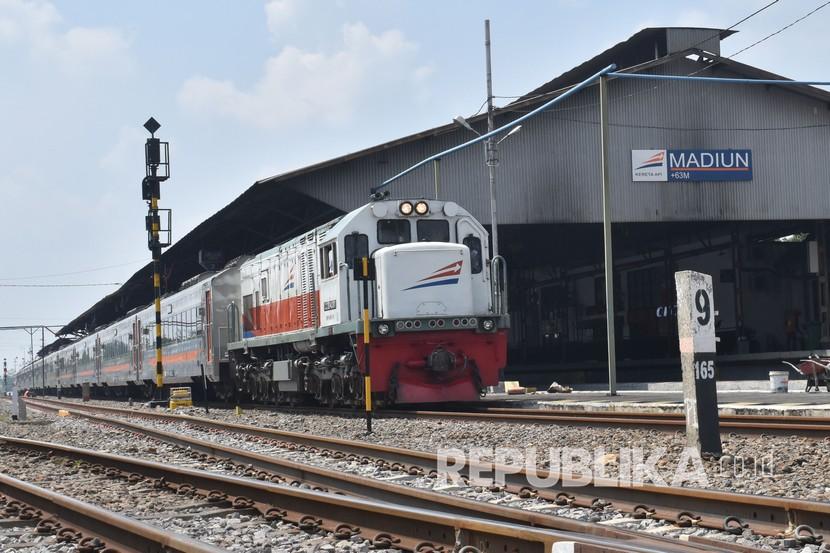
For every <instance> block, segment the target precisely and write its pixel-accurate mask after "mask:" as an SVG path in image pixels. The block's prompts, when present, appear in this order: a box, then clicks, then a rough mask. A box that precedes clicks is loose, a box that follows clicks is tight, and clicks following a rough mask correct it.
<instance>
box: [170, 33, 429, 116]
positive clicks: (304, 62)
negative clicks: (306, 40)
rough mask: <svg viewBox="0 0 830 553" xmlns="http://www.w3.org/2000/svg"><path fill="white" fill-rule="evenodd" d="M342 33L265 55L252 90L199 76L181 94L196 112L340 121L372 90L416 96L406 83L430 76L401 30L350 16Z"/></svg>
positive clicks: (373, 92)
mask: <svg viewBox="0 0 830 553" xmlns="http://www.w3.org/2000/svg"><path fill="white" fill-rule="evenodd" d="M342 39H343V43H342V48H341V49H340V50H338V51H336V52H334V53H331V54H326V53H322V52H310V51H306V50H303V49H300V48H298V47H296V46H286V47H284V48H283V49H282V50H281V51H280V52H279V53H278V54H277V55H276V56H273V57H271V58H269V59H268V60H267V61H266V62H265V67H264V69H263V75H262V77H261V78H260V79H259V81H258V82H257V83H256V84H255V85H254V86H253V87H252V88H251V89H250V90H241V89H240V88H239V87H237V85H236V84H235V83H233V82H232V81H228V80H217V79H212V78H209V77H203V76H197V77H193V78H191V79H188V80H187V81H186V82H185V83H184V85H183V86H182V88H181V90H180V91H179V102H180V104H181V105H182V106H183V107H185V108H186V109H189V110H191V111H193V112H196V113H200V114H217V115H221V116H226V117H232V118H235V119H237V120H240V121H242V122H244V123H247V124H251V125H254V126H258V127H262V128H276V127H281V126H282V127H284V126H286V125H296V124H298V123H301V122H305V121H309V120H322V121H324V122H328V123H337V122H342V121H345V120H348V119H349V117H350V116H351V115H352V113H354V111H355V108H356V106H357V105H358V104H359V103H361V102H366V101H368V98H369V97H371V96H376V95H377V94H382V93H387V94H398V95H401V94H403V95H408V96H412V91H410V90H408V89H409V88H411V87H413V86H423V85H424V81H426V80H427V79H428V77H429V73H430V72H431V69H430V67H429V66H427V65H423V64H419V63H418V60H417V58H416V54H417V50H418V48H417V46H416V45H415V44H413V43H412V42H409V41H408V40H407V39H406V37H404V35H403V33H401V32H400V31H398V30H389V31H385V32H383V33H380V34H372V33H371V32H370V31H369V29H368V28H367V27H366V25H364V24H363V23H354V24H347V25H344V26H343V29H342ZM402 85H406V86H405V87H404V88H406V90H404V91H401V87H402Z"/></svg>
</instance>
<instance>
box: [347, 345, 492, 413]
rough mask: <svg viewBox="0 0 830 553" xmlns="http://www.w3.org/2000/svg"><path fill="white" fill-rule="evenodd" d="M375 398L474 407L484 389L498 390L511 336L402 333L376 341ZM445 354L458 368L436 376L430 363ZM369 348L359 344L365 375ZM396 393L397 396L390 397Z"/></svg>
mask: <svg viewBox="0 0 830 553" xmlns="http://www.w3.org/2000/svg"><path fill="white" fill-rule="evenodd" d="M370 347H371V350H370V351H371V354H370V369H371V375H372V392H373V393H378V394H382V395H384V396H385V397H387V398H394V401H395V403H435V402H453V401H473V400H475V399H478V397H479V387H482V388H483V387H485V386H495V385H496V384H498V382H499V373H500V371H501V370H502V369H503V368H504V367H505V365H506V364H507V330H506V329H500V330H498V331H496V332H493V333H480V332H475V331H474V330H440V331H424V332H402V333H399V334H396V335H394V336H386V337H376V336H373V337H372V340H371V344H370ZM437 348H443V349H444V350H446V351H447V352H449V353H450V354H452V356H454V358H455V364H454V368H452V369H450V370H443V371H435V370H432V368H431V367H429V361H428V360H429V357H430V355H431V354H432V353H433V352H434V351H435V350H436V349H437ZM364 351H365V346H364V344H363V343H362V341H359V342H358V358H359V359H360V367H361V370H364V369H365V364H364V360H365V355H364ZM390 392H391V393H390Z"/></svg>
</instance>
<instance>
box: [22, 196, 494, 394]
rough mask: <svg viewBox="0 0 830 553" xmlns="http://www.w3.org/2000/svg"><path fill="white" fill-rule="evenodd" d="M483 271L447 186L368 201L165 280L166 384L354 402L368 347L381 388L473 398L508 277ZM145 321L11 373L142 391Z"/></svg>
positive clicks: (490, 366)
mask: <svg viewBox="0 0 830 553" xmlns="http://www.w3.org/2000/svg"><path fill="white" fill-rule="evenodd" d="M364 258H365V259H367V260H371V263H372V268H373V271H372V273H373V275H372V280H371V281H370V282H369V286H368V287H367V289H368V294H366V297H364V286H363V284H364V283H363V282H361V281H360V280H359V278H360V277H359V274H360V270H361V267H360V265H361V264H362V260H363V259H364ZM494 274H501V275H503V274H504V272H503V260H501V259H496V260H491V259H490V255H489V248H488V235H487V232H486V230H485V229H484V227H483V226H482V225H481V224H480V223H479V222H478V221H477V220H476V219H475V218H474V217H473V216H472V215H471V214H470V213H469V212H467V211H466V210H464V209H463V208H462V207H460V206H459V205H458V204H456V203H455V202H451V201H439V200H389V199H383V200H378V201H373V202H371V203H368V204H366V205H364V206H362V207H360V208H358V209H356V210H354V211H352V212H350V213H347V214H345V215H343V216H341V217H339V218H337V219H335V220H333V221H330V222H328V223H326V224H324V225H321V226H319V227H317V228H315V229H313V230H310V231H309V232H307V233H304V234H302V235H300V236H297V237H295V238H293V239H292V240H289V241H287V242H285V243H282V244H279V245H276V246H274V247H273V248H271V249H269V250H267V251H264V252H262V253H260V254H258V255H256V256H253V257H248V258H240V259H237V260H235V261H233V262H231V263H229V264H228V265H227V266H226V267H225V268H224V269H222V270H220V271H215V272H207V273H203V274H201V275H198V276H196V277H194V278H192V279H190V280H189V281H187V282H184V283H183V284H182V286H181V288H180V289H179V290H178V291H176V292H173V293H169V294H167V295H166V296H164V297H163V298H162V347H163V359H164V376H165V384H170V385H182V384H190V385H192V386H193V387H194V389H195V390H197V391H198V390H201V389H206V390H208V392H209V393H210V395H211V396H213V397H217V398H224V399H230V398H235V399H237V400H239V399H241V398H244V399H250V400H255V401H262V402H279V403H282V402H291V403H293V402H297V401H300V400H307V399H313V400H314V401H317V402H319V403H325V404H329V405H350V404H353V405H357V404H362V403H363V401H364V394H365V391H364V385H363V382H364V379H363V377H364V374H365V372H366V358H367V352H368V354H369V355H368V357H369V359H370V362H369V363H370V364H369V367H370V370H371V375H372V379H371V390H372V397H373V399H374V400H375V401H376V402H378V403H381V404H394V403H434V402H452V401H469V400H474V399H476V398H478V397H479V396H480V395H482V394H483V393H484V391H485V388H486V387H487V386H491V385H495V384H497V383H498V380H499V377H500V372H501V370H502V369H503V368H504V366H505V365H506V356H507V329H508V326H509V319H508V317H507V315H506V307H505V305H504V300H503V297H504V295H503V294H502V293H501V291H502V289H503V287H504V279H503V276H502V277H497V278H494V277H493V275H494ZM364 306H368V313H369V321H368V323H369V324H366V325H364V321H363V318H364V317H363V309H364ZM367 330H368V332H369V333H370V338H371V339H370V340H365V339H364V338H365V337H364V335H363V333H364V332H366V331H367ZM154 337H155V332H154V313H153V308H152V306H147V307H145V308H140V309H138V310H135V311H134V312H130V313H126V314H125V316H124V317H123V318H122V319H120V320H118V321H116V322H114V323H112V324H110V325H107V326H106V327H103V328H99V329H96V330H95V331H94V332H92V333H90V334H89V335H87V336H84V337H82V338H79V339H77V340H75V341H73V342H71V343H66V344H63V345H62V346H60V347H59V348H58V349H57V350H56V351H52V352H51V353H49V354H46V355H45V356H44V357H43V358H42V359H38V360H36V361H35V363H34V364H33V365H31V366H28V367H26V368H24V369H23V370H21V371H20V372H19V373H18V374H17V376H16V385H17V387H18V389H21V390H22V389H27V388H28V389H32V390H35V391H45V392H46V393H55V392H57V390H58V388H60V389H61V390H62V392H63V393H65V394H71V393H73V392H74V393H78V391H79V390H80V388H81V387H82V386H83V385H84V384H85V383H88V385H89V386H90V388H91V389H92V390H93V391H94V392H95V393H96V394H100V395H129V396H131V397H136V398H137V397H142V396H146V397H149V396H150V395H151V394H152V393H153V391H154V390H153V386H154V384H153V381H154V375H155V354H154ZM367 341H368V344H367V343H366V342H367Z"/></svg>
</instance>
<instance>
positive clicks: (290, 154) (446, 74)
mask: <svg viewBox="0 0 830 553" xmlns="http://www.w3.org/2000/svg"><path fill="white" fill-rule="evenodd" d="M768 1H769V0H764V1H760V2H758V1H748V0H746V1H730V0H720V1H717V2H715V1H706V0H704V1H698V2H694V3H691V2H672V1H666V2H638V1H628V2H612V1H599V0H595V1H578V0H559V1H546V2H533V1H525V2H503V1H502V2H495V1H482V2H462V1H460V0H459V1H454V2H451V1H433V0H421V1H417V2H416V1H408V2H404V1H401V0H387V1H368V0H367V1H363V0H360V1H346V0H340V1H323V0H304V1H301V0H273V1H265V2H256V1H253V0H244V1H239V0H237V1H231V0H226V1H218V0H217V1H208V0H178V1H176V2H162V1H157V0H150V1H141V2H138V1H132V2H129V1H126V0H125V1H119V2H112V1H105V0H86V1H83V2H80V1H54V2H45V1H29V0H0V67H2V69H3V75H4V77H3V80H2V83H3V84H2V86H0V113H2V114H3V115H2V121H3V126H4V132H3V133H0V190H2V191H3V198H4V201H3V202H2V203H0V220H2V222H3V227H4V230H5V232H4V234H3V238H2V242H0V243H2V257H0V259H2V262H0V284H38V283H40V284H43V283H98V282H123V281H124V280H126V279H127V278H128V277H129V276H130V275H131V274H132V273H133V272H134V271H135V270H136V269H138V268H139V267H140V266H141V265H142V263H144V262H146V260H147V259H148V256H149V252H148V251H147V249H146V246H145V236H144V230H143V224H144V222H143V217H144V215H145V213H146V206H145V204H144V203H143V202H142V201H141V198H140V180H141V176H142V174H143V141H144V138H145V132H144V131H143V129H142V128H141V124H142V123H143V122H144V121H145V120H146V119H147V117H148V116H150V115H153V116H155V117H156V118H157V119H158V120H159V121H160V122H161V123H162V129H161V130H160V132H159V135H160V136H161V137H162V138H164V139H167V140H170V142H171V151H172V174H173V177H172V178H171V180H170V181H168V182H167V183H165V184H164V189H163V192H162V201H161V205H162V207H170V208H173V210H174V238H175V237H181V236H183V235H184V234H185V233H186V232H187V231H188V230H190V229H191V228H193V227H194V226H195V225H196V224H198V223H199V222H200V221H201V220H203V219H204V218H206V217H207V216H209V215H211V214H212V213H214V212H215V211H216V210H218V209H220V208H221V207H222V206H223V205H225V204H226V203H227V202H229V201H230V200H232V199H233V198H235V197H236V196H238V195H239V194H240V193H241V192H243V191H244V190H245V188H247V187H248V186H249V185H250V184H251V183H252V182H253V181H254V180H256V179H259V178H262V177H266V176H270V175H273V174H277V173H280V172H283V171H286V170H289V169H292V168H296V167H302V166H304V165H307V164H310V163H314V162H317V161H322V160H325V159H328V158H331V157H334V156H337V155H340V154H344V153H348V152H351V151H355V150H358V149H361V148H364V147H367V146H371V145H374V144H378V143H381V142H385V141H387V140H390V139H393V138H397V137H400V136H403V135H406V134H409V133H413V132H417V131H420V130H423V129H426V128H429V127H433V126H436V125H440V124H443V123H446V122H448V121H450V119H451V118H452V117H453V116H454V115H456V114H459V113H460V114H465V115H468V114H472V113H473V112H475V111H476V110H477V109H478V108H479V106H480V105H481V103H482V101H483V100H484V72H483V70H484V56H483V20H484V19H485V18H488V17H489V18H490V19H491V20H492V33H493V69H494V89H495V94H496V95H498V96H511V95H520V94H523V93H525V92H527V91H529V90H531V89H532V88H535V87H536V86H538V85H539V84H541V83H543V82H545V81H547V80H549V79H550V78H552V77H554V76H556V75H558V74H559V73H562V72H563V71H566V70H567V69H570V68H571V67H573V66H575V65H577V64H579V63H581V62H582V61H584V60H586V59H588V58H589V57H591V56H593V55H595V54H597V53H599V52H600V51H602V50H604V49H605V48H607V47H609V46H611V45H612V44H615V43H617V42H619V41H621V40H625V39H626V38H628V37H629V36H630V35H632V34H633V33H635V32H636V31H637V30H639V29H641V28H643V27H647V26H663V25H666V26H669V25H682V26H705V27H727V26H729V25H731V24H733V23H735V22H736V21H738V20H740V19H741V18H743V17H744V16H746V15H748V14H749V13H751V12H753V11H754V10H756V9H758V8H759V7H761V6H763V5H765V4H766V3H768ZM820 3H821V2H819V0H810V1H807V0H780V1H779V2H778V3H777V4H775V5H774V6H772V7H770V8H769V9H768V10H766V11H764V12H763V13H761V14H760V15H758V16H756V17H754V18H752V19H750V20H749V21H747V22H746V23H744V24H743V25H741V26H739V27H738V29H737V30H738V31H740V32H739V33H738V34H737V35H735V36H733V37H731V38H729V39H728V40H727V41H725V43H724V45H723V49H724V53H725V54H727V55H728V54H730V53H732V52H735V51H737V50H739V49H740V48H742V47H744V46H746V45H748V44H751V43H752V42H754V41H755V40H758V39H760V38H762V37H764V36H765V35H767V34H769V33H771V32H773V31H775V30H776V29H778V28H780V27H782V26H784V25H785V24H787V23H789V22H791V21H792V20H794V19H796V18H797V17H799V16H801V15H803V14H804V13H806V12H808V11H810V10H811V9H813V8H815V7H816V6H817V5H819V4H820ZM828 23H830V7H829V8H827V9H826V10H822V11H820V12H818V13H816V14H815V15H813V16H812V17H810V18H809V19H807V20H805V21H803V22H801V23H799V24H798V25H797V26H795V27H793V28H792V29H789V30H787V31H784V32H783V33H781V34H780V35H778V36H776V37H773V38H772V39H770V40H768V41H766V42H764V43H763V44H761V45H759V46H757V47H754V48H752V49H751V50H749V51H747V52H745V53H743V54H741V55H740V56H739V57H737V58H736V59H738V60H740V61H743V62H745V63H749V64H752V65H756V66H758V67H762V68H764V69H767V70H770V71H773V72H776V73H779V74H781V75H784V76H787V77H790V78H803V79H808V78H809V79H816V78H824V79H827V78H828V77H830V75H828V74H827V64H826V60H827V59H828V58H829V57H830V41H828V40H827V39H826V28H827V26H828ZM508 101H509V100H508V99H502V100H500V101H499V103H507V102H508ZM102 267H108V268H107V269H101V268H102ZM99 269H100V270H99ZM80 271H83V272H80ZM63 273H77V274H69V275H64V276H51V277H41V275H55V274H63ZM32 277H39V278H32ZM112 290H114V288H113V287H99V288H54V289H53V288H9V287H0V326H6V325H17V324H29V323H37V324H39V323H50V324H54V323H65V322H68V321H69V320H70V319H72V318H73V317H74V316H75V315H77V314H78V313H80V312H81V311H83V310H84V309H86V308H87V307H89V306H90V305H91V304H92V303H93V302H95V301H96V300H97V299H99V298H100V297H102V296H103V295H104V294H106V293H108V292H110V291H112ZM28 342H29V338H28V335H26V334H25V333H24V332H3V333H0V356H2V357H6V358H8V359H9V364H10V365H13V363H14V358H15V357H23V356H26V355H28V354H27V353H26V351H27V350H28Z"/></svg>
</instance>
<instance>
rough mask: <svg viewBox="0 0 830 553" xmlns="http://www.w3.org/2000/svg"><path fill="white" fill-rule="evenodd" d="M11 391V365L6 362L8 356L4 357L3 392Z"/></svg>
mask: <svg viewBox="0 0 830 553" xmlns="http://www.w3.org/2000/svg"><path fill="white" fill-rule="evenodd" d="M8 391H9V366H8V365H7V364H6V358H5V357H4V358H3V394H5V393H6V392H8Z"/></svg>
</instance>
